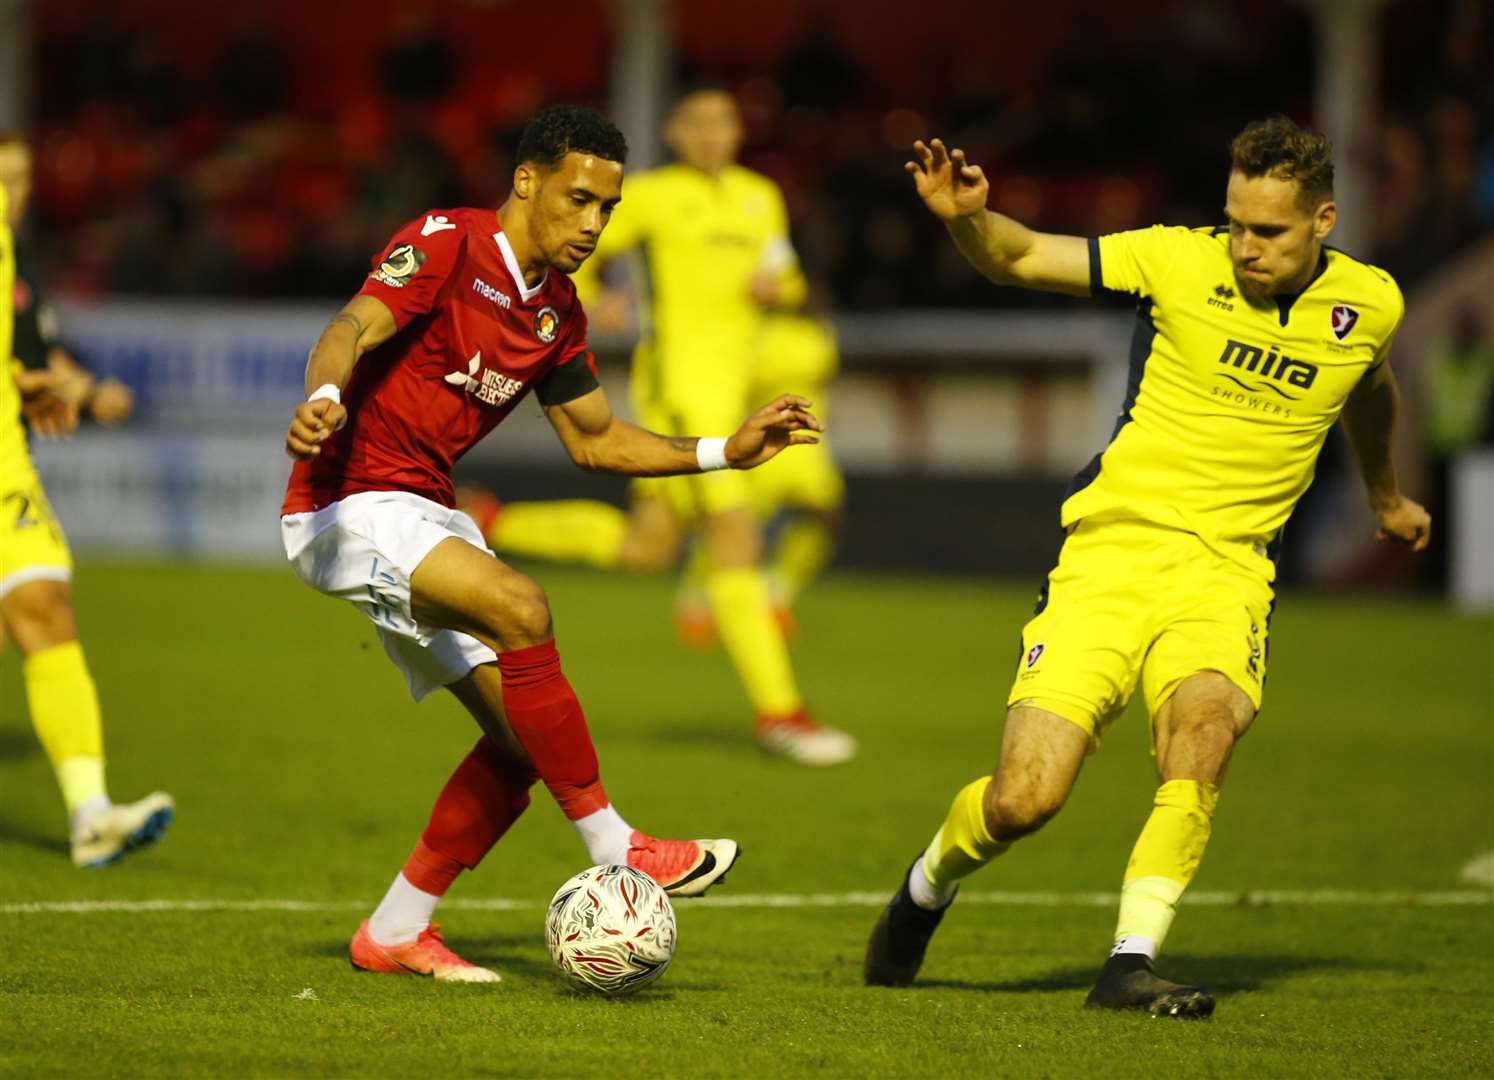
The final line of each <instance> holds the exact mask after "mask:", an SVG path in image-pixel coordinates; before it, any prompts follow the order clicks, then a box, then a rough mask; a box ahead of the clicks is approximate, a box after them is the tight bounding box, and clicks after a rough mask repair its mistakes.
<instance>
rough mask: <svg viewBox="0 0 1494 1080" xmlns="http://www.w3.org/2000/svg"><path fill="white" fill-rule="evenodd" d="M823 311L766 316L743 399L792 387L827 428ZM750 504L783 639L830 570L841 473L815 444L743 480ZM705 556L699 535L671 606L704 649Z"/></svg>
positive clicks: (832, 352) (833, 358) (707, 613)
mask: <svg viewBox="0 0 1494 1080" xmlns="http://www.w3.org/2000/svg"><path fill="white" fill-rule="evenodd" d="M821 306H822V305H819V304H811V305H807V306H806V307H805V308H804V309H803V310H800V311H792V310H773V311H768V312H766V313H765V315H764V318H763V326H762V332H761V333H760V334H759V336H758V341H757V348H756V358H755V360H754V362H753V366H752V380H753V389H752V390H751V391H749V393H748V400H749V401H756V400H758V399H759V398H760V397H763V396H764V395H769V396H770V395H771V394H772V392H773V391H772V389H771V388H773V387H779V388H783V387H792V388H793V391H794V393H796V394H800V395H802V396H804V397H807V398H808V399H809V400H810V401H813V402H814V410H815V415H816V416H818V417H819V418H820V422H821V423H823V424H825V425H826V426H828V425H829V413H830V409H829V396H830V382H831V380H832V379H834V378H835V375H836V372H837V370H838V368H839V349H838V347H837V344H836V341H835V328H834V327H833V326H832V325H831V323H830V320H829V318H827V317H826V316H824V315H822V314H819V309H820V307H821ZM746 477H747V482H748V486H749V487H750V488H751V491H752V505H753V508H754V509H755V510H756V511H757V515H758V520H759V521H760V522H761V523H762V525H763V527H764V528H765V529H766V530H768V534H767V537H766V541H767V543H768V555H767V558H766V559H765V560H764V563H765V568H766V574H767V581H768V591H769V595H770V596H771V597H772V599H773V608H774V615H775V617H776V618H777V620H778V625H779V626H780V627H781V628H782V629H783V631H784V633H785V635H786V636H788V637H790V638H792V637H793V636H794V635H795V633H796V632H797V629H798V622H797V620H796V619H795V617H794V604H795V603H796V602H797V601H798V599H799V597H800V595H802V594H803V592H804V590H805V589H807V588H808V587H809V586H810V585H811V584H813V583H814V582H815V581H816V580H817V579H818V578H819V576H820V575H821V574H822V573H823V572H824V570H825V568H826V567H827V566H829V565H830V561H831V559H832V558H833V556H834V554H835V539H836V535H837V534H838V533H839V532H840V526H841V518H842V511H843V509H844V506H845V496H846V485H845V478H844V477H842V476H841V473H840V468H839V466H837V465H836V463H835V458H834V456H833V455H832V454H831V453H830V447H829V444H828V443H827V442H826V441H825V440H821V441H820V443H819V444H818V445H816V446H809V447H805V448H804V450H803V451H801V452H797V453H795V454H793V455H791V456H789V457H785V458H780V459H779V460H778V461H776V462H774V463H773V465H771V466H770V467H768V468H766V469H754V470H752V471H751V472H750V473H747V474H746ZM710 570H711V561H710V553H709V551H708V550H707V549H706V546H705V545H704V544H703V543H701V538H700V536H699V534H698V533H697V534H696V535H695V537H694V542H693V543H692V545H691V549H690V554H689V556H688V558H687V560H686V563H685V570H684V574H683V576H682V577H681V580H680V589H679V593H678V596H677V598H676V601H675V617H676V623H677V625H678V627H679V631H680V636H681V637H682V638H683V639H684V640H685V642H686V643H687V644H690V645H693V646H696V647H698V648H708V647H710V646H713V645H715V644H716V643H717V640H718V637H717V634H716V619H715V615H714V614H713V613H712V611H711V604H710V593H709V592H708V591H707V588H706V586H707V582H708V579H709V575H710Z"/></svg>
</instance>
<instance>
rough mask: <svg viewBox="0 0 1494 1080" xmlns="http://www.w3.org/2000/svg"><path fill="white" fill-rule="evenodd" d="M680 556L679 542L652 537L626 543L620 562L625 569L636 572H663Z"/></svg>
mask: <svg viewBox="0 0 1494 1080" xmlns="http://www.w3.org/2000/svg"><path fill="white" fill-rule="evenodd" d="M678 556H679V545H678V544H675V543H672V542H670V541H669V540H668V539H667V538H666V539H663V540H659V539H655V538H652V537H650V538H648V539H642V540H639V541H637V542H635V543H629V544H627V545H625V546H624V547H623V550H622V552H621V554H620V555H619V558H618V562H619V563H620V564H621V565H622V568H623V569H624V570H631V571H632V572H633V573H635V574H661V573H663V572H664V571H665V570H668V569H669V568H670V567H672V566H673V565H674V563H675V560H676V559H677V558H678Z"/></svg>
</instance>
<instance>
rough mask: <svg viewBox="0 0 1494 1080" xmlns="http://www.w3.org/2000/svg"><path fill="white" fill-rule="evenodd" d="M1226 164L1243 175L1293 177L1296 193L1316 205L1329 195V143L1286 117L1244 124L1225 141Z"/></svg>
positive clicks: (1285, 178)
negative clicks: (1227, 159)
mask: <svg viewBox="0 0 1494 1080" xmlns="http://www.w3.org/2000/svg"><path fill="white" fill-rule="evenodd" d="M1229 161H1230V168H1231V169H1232V170H1234V171H1235V172H1239V173H1242V174H1244V175H1245V176H1246V177H1247V178H1254V177H1257V176H1272V177H1275V178H1277V179H1278V180H1295V181H1297V197H1298V200H1299V201H1300V202H1301V204H1302V205H1303V206H1304V207H1307V208H1309V209H1316V208H1317V207H1318V206H1320V205H1322V204H1323V203H1325V202H1327V201H1328V200H1329V199H1332V198H1333V146H1332V144H1331V143H1329V142H1328V139H1327V138H1326V137H1325V136H1323V135H1319V134H1318V133H1317V132H1316V131H1309V130H1308V129H1307V128H1304V127H1299V126H1298V125H1297V124H1295V123H1294V122H1293V121H1292V120H1291V119H1290V118H1289V117H1286V116H1273V117H1271V119H1269V120H1257V121H1255V122H1254V123H1251V124H1247V125H1246V126H1245V130H1244V131H1242V132H1240V134H1238V135H1236V136H1235V137H1234V139H1233V140H1232V141H1231V142H1230V144H1229Z"/></svg>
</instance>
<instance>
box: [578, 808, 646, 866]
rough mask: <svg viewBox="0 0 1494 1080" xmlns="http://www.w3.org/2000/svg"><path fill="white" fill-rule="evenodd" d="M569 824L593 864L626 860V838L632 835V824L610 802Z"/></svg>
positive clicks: (600, 864) (624, 861)
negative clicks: (573, 828)
mask: <svg viewBox="0 0 1494 1080" xmlns="http://www.w3.org/2000/svg"><path fill="white" fill-rule="evenodd" d="M571 824H572V825H574V826H576V832H578V833H579V834H580V835H581V842H582V843H583V844H585V845H586V851H587V854H589V855H590V856H591V861H592V862H593V863H594V864H595V865H597V866H603V865H606V864H609V863H626V862H627V861H628V840H629V838H630V837H631V836H632V835H633V826H631V825H629V824H628V823H627V822H626V821H624V820H623V819H622V815H621V814H619V813H618V812H617V811H616V810H615V809H614V808H613V806H612V804H611V803H608V804H607V805H606V806H604V807H603V808H602V809H600V810H598V811H596V813H593V814H587V815H586V816H585V817H584V818H577V819H576V820H575V821H573V822H571Z"/></svg>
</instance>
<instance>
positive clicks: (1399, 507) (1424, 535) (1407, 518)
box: [1375, 495, 1432, 551]
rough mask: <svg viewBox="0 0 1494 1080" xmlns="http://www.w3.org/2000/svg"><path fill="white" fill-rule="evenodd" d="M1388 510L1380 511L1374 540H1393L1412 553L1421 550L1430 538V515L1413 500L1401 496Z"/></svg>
mask: <svg viewBox="0 0 1494 1080" xmlns="http://www.w3.org/2000/svg"><path fill="white" fill-rule="evenodd" d="M1399 500H1400V501H1398V502H1397V503H1395V504H1394V505H1393V506H1391V507H1390V508H1389V509H1386V510H1381V511H1380V515H1379V516H1380V531H1379V532H1377V533H1376V534H1375V539H1376V540H1394V541H1395V542H1396V543H1398V544H1405V545H1406V546H1407V547H1409V548H1410V549H1411V550H1412V551H1421V550H1423V549H1424V548H1425V547H1426V546H1427V544H1428V542H1429V541H1430V540H1431V536H1432V515H1431V514H1428V513H1427V510H1426V507H1424V506H1422V505H1421V503H1419V502H1417V501H1415V500H1414V499H1408V498H1406V496H1404V495H1402V496H1400V497H1399Z"/></svg>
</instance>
